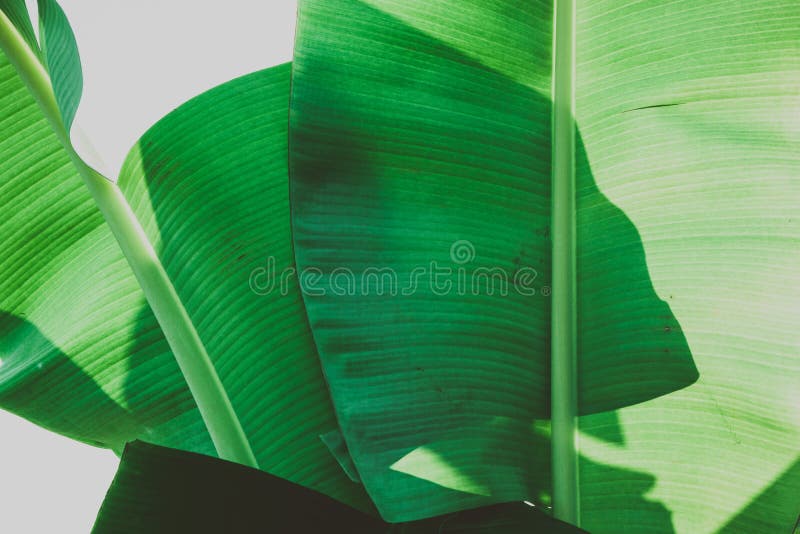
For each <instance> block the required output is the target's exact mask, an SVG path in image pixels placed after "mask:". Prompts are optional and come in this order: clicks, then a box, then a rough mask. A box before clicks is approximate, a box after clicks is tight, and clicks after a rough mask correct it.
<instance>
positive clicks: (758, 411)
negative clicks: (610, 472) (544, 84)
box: [575, 0, 800, 533]
mask: <svg viewBox="0 0 800 534" xmlns="http://www.w3.org/2000/svg"><path fill="white" fill-rule="evenodd" d="M576 28H577V32H576V45H575V46H576V54H577V56H576V89H575V91H576V93H575V117H576V120H577V124H578V126H579V128H580V131H581V135H582V139H583V151H582V152H583V153H582V154H580V153H579V157H578V160H577V172H578V174H577V176H578V178H577V179H578V198H577V203H578V236H579V248H581V247H582V248H583V251H584V252H583V253H582V255H581V256H580V257H579V271H578V282H579V284H578V285H579V291H580V294H579V295H580V301H579V306H580V308H579V310H583V309H585V308H587V307H591V308H593V309H595V310H597V313H598V317H605V321H597V322H593V323H591V324H586V325H585V329H584V330H582V331H581V334H582V336H583V337H582V339H583V346H584V347H585V349H586V350H589V351H591V352H592V353H593V354H598V353H602V352H607V351H608V352H610V351H617V350H618V347H617V346H615V345H613V344H609V343H608V340H607V339H606V337H605V331H606V328H607V325H608V324H609V323H621V322H626V323H628V324H630V325H631V326H630V327H631V328H639V329H642V330H645V329H649V330H651V331H654V330H656V329H660V330H669V336H674V335H676V334H677V335H682V336H685V339H686V340H687V342H688V347H689V348H690V349H691V354H692V357H693V359H694V361H695V363H696V366H697V369H698V370H699V375H700V376H699V380H698V381H697V383H696V384H694V385H693V386H691V387H689V388H686V389H683V390H681V391H677V392H675V393H673V394H671V395H668V396H665V397H662V398H659V399H657V400H655V401H652V402H648V403H644V404H640V405H637V406H632V407H629V408H624V409H622V410H619V411H618V412H617V413H615V414H603V415H598V416H588V417H583V418H581V420H580V429H581V432H582V435H581V438H580V448H581V450H582V452H583V454H584V455H586V456H588V457H589V458H591V459H592V460H594V462H595V463H593V464H591V465H590V464H586V465H582V466H581V480H582V483H581V507H582V515H583V523H582V525H583V526H585V527H586V528H588V529H589V530H591V531H592V532H602V531H603V530H604V529H608V527H607V525H608V524H609V522H610V521H615V522H616V521H617V519H616V518H617V517H618V516H619V515H620V514H623V513H624V514H626V516H627V517H628V518H629V521H630V522H629V523H628V528H629V531H631V532H671V531H672V530H674V531H677V532H715V531H718V530H720V529H722V530H721V531H722V532H758V533H761V532H763V533H770V532H790V531H791V530H792V526H793V524H794V522H795V521H796V518H797V513H798V508H797V504H798V495H800V472H798V471H797V470H796V469H790V468H791V466H793V465H795V463H796V462H797V460H798V456H799V455H800V451H799V450H798V443H800V418H798V405H800V397H798V393H799V392H800V388H798V385H800V352H798V347H800V336H798V330H797V328H796V325H797V318H798V309H799V307H798V305H799V304H800V288H799V287H798V285H797V283H796V281H797V265H798V261H799V260H800V246H798V245H800V221H798V218H797V216H796V215H797V206H798V204H800V180H798V177H800V130H798V125H799V124H800V123H798V120H797V117H798V111H800V99H798V91H797V87H798V81H800V4H798V3H797V2H791V1H779V0H768V1H764V2H757V3H740V2H732V1H725V0H714V1H710V2H703V3H702V5H701V4H691V5H688V4H683V3H664V4H658V5H657V4H656V3H648V2H642V3H626V4H624V5H623V4H620V3H619V2H609V1H599V2H578V10H577V24H576ZM590 177H591V178H590ZM600 195H605V197H606V198H608V199H609V200H611V201H612V202H614V203H615V204H616V205H617V206H618V207H619V209H621V210H623V211H624V212H625V213H626V214H627V216H628V217H629V218H630V221H631V223H632V224H633V226H634V227H635V229H636V232H637V233H638V236H634V234H631V235H630V236H629V239H619V240H614V241H610V240H608V239H605V238H604V235H608V234H609V233H610V232H611V231H612V228H613V227H612V225H611V224H610V222H609V221H608V219H607V218H606V217H605V216H604V212H603V210H602V208H600V207H599V204H598V198H599V196H600ZM634 237H637V239H633V238H634ZM637 250H638V251H641V254H642V255H643V257H644V256H646V260H647V269H648V271H649V277H650V283H649V284H644V283H641V282H639V283H637V282H636V281H626V280H623V279H621V278H615V275H614V274H612V273H611V272H610V271H611V268H610V267H611V265H612V264H611V263H609V262H610V261H612V260H613V261H619V260H620V259H623V258H625V259H627V258H631V257H632V255H633V254H636V251H637ZM612 281H614V282H613V283H612ZM651 291H655V292H656V293H657V294H658V296H659V297H660V298H661V299H662V300H664V301H665V302H668V303H669V306H670V308H671V309H672V312H673V313H674V315H675V318H677V320H678V322H677V323H675V322H672V321H671V320H670V321H662V322H660V323H659V322H651V323H648V322H646V321H644V320H643V313H642V310H643V305H642V303H643V302H646V295H647V294H648V293H650V292H651ZM667 348H670V347H669V346H667V347H665V349H667ZM670 349H671V348H670ZM637 350H638V348H637ZM672 353H674V351H672ZM666 354H667V353H666V352H664V355H665V356H666ZM640 372H641V371H639V370H635V371H633V372H632V373H631V378H635V377H636V376H638V375H639V373H640ZM591 373H593V376H595V377H601V376H602V375H603V372H602V370H601V369H599V368H597V367H594V366H593V368H592V369H591ZM673 375H674V371H670V372H668V373H664V376H663V378H664V379H669V378H670V377H671V376H673ZM640 387H642V388H646V387H649V385H648V384H647V383H646V382H642V383H641V385H640ZM612 421H615V422H614V423H613V424H610V423H612ZM615 427H616V428H615ZM611 433H616V434H619V435H620V437H621V439H617V440H616V442H614V440H612V439H610V438H609V434H611ZM600 464H610V465H614V466H618V467H623V468H627V469H634V470H636V471H641V472H647V473H650V474H651V475H652V476H654V477H655V479H656V483H655V486H654V488H653V490H652V491H651V493H650V498H651V499H653V500H658V501H661V502H662V503H663V504H664V505H665V506H666V507H667V508H668V509H670V510H671V512H672V521H671V523H670V522H668V521H658V520H656V518H655V517H654V516H652V515H650V514H649V513H648V512H647V511H646V510H645V509H643V508H641V507H637V506H636V505H635V504H634V501H632V500H631V499H630V497H631V492H632V490H633V488H631V487H630V486H629V485H628V484H626V483H624V482H622V483H619V484H614V485H610V484H609V483H608V481H607V479H605V477H603V476H602V475H601V474H600V473H598V472H597V466H598V465H600ZM772 486H774V492H773V493H771V495H772V498H770V499H763V500H762V499H759V500H758V501H757V502H759V503H760V504H761V506H759V511H758V513H757V515H755V516H754V515H753V514H752V513H749V514H748V515H750V516H751V517H752V518H753V522H747V521H745V522H739V523H738V524H739V525H741V526H742V528H734V527H733V526H731V527H725V525H726V524H727V523H728V522H729V521H731V520H732V519H733V518H734V517H735V516H737V515H739V514H740V513H742V512H743V511H744V510H745V509H748V507H749V506H750V505H751V502H752V501H754V500H755V499H758V496H759V495H760V494H762V492H764V491H769V490H768V488H770V487H772ZM792 502H793V504H792ZM751 510H752V509H751ZM745 525H747V526H745Z"/></svg>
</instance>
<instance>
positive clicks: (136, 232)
mask: <svg viewBox="0 0 800 534" xmlns="http://www.w3.org/2000/svg"><path fill="white" fill-rule="evenodd" d="M0 48H2V50H3V52H4V53H5V54H6V56H7V57H8V59H9V61H11V63H12V64H13V65H14V67H15V68H16V69H17V72H18V73H19V75H20V77H21V78H22V80H23V81H24V82H25V85H27V87H28V89H29V90H30V92H31V94H32V95H33V96H34V98H35V99H36V101H37V103H38V104H39V107H40V108H41V110H42V112H43V114H44V116H45V118H46V119H47V120H48V122H49V123H50V125H51V127H52V129H53V131H54V132H55V134H56V136H57V137H58V140H59V141H60V143H61V145H62V146H63V148H64V150H66V151H67V153H68V154H69V157H70V160H71V161H72V164H73V165H74V166H75V169H76V170H77V172H78V174H79V175H80V176H81V178H82V179H83V182H84V183H85V184H86V187H88V189H89V191H90V193H91V195H92V197H93V198H94V201H95V203H96V204H97V206H98V208H99V209H100V211H101V212H102V214H103V217H104V218H105V220H106V222H107V223H108V225H109V227H110V228H111V232H112V233H113V234H114V237H115V238H116V239H117V242H118V243H119V245H120V248H121V249H122V252H123V254H124V255H125V258H126V259H127V261H128V263H129V264H130V266H131V269H132V270H133V272H134V274H135V276H136V278H137V280H138V281H139V284H140V286H141V287H142V290H143V291H144V295H145V298H146V299H147V302H148V303H149V304H150V307H151V308H152V310H153V313H154V314H155V316H156V319H157V320H158V323H159V325H160V326H161V329H162V331H163V332H164V336H165V337H166V339H167V343H169V346H170V348H171V349H172V352H173V354H174V355H175V359H176V360H177V361H178V366H179V367H180V369H181V372H182V373H183V376H184V378H185V379H186V383H187V384H188V386H189V390H190V391H191V393H192V395H193V397H194V399H195V402H196V403H197V407H198V408H199V410H200V414H201V416H202V417H203V421H204V422H205V424H206V427H207V429H208V432H209V434H210V436H211V440H212V441H213V443H214V446H215V447H216V450H217V454H219V456H220V458H223V459H225V460H230V461H233V462H237V463H240V464H244V465H247V466H250V467H256V468H257V467H258V464H257V462H256V459H255V455H254V454H253V451H252V449H251V448H250V444H249V442H248V440H247V436H246V435H245V433H244V429H243V428H242V425H241V423H240V421H239V419H238V417H237V416H236V413H235V412H234V410H233V406H232V404H231V401H230V399H229V398H228V394H227V392H226V391H225V388H224V386H223V385H222V381H221V380H220V378H219V375H218V374H217V372H216V369H215V368H214V364H213V363H212V362H211V358H210V357H209V356H208V353H207V352H206V349H205V346H204V345H203V343H202V341H201V340H200V337H199V335H198V334H197V330H196V329H195V328H194V325H193V323H192V321H191V319H190V318H189V315H188V313H187V312H186V309H185V308H184V307H183V304H182V302H181V300H180V297H179V296H178V294H177V292H176V291H175V288H174V287H173V285H172V282H171V280H170V279H169V276H168V275H167V273H166V271H165V269H164V266H163V265H162V264H161V261H160V260H159V258H158V255H157V254H156V252H155V250H154V249H153V246H152V245H151V243H150V241H149V240H148V239H147V235H146V234H145V232H144V229H143V228H142V226H141V224H140V223H139V221H138V219H137V218H136V215H135V214H134V213H133V211H132V210H131V208H130V205H129V204H128V202H127V201H126V200H125V197H124V196H123V195H122V192H121V191H120V189H119V188H118V187H117V185H116V184H114V183H113V182H111V181H109V180H107V179H106V178H105V177H104V176H102V175H100V174H99V173H98V172H97V171H95V170H94V169H92V168H91V167H89V166H88V165H87V164H86V162H84V161H83V159H81V157H80V156H79V155H78V154H77V153H76V152H75V149H74V148H73V146H72V143H71V142H70V139H69V134H68V132H67V131H66V129H65V128H64V124H63V121H62V118H61V113H60V111H59V109H58V105H57V104H56V99H55V95H54V94H53V88H52V85H51V82H50V77H49V75H48V74H47V71H46V70H45V68H44V66H43V65H42V64H41V62H40V61H39V58H38V57H37V56H36V55H35V54H34V52H33V51H32V50H31V49H30V48H29V47H28V44H27V43H26V42H25V40H24V39H23V38H22V36H21V35H20V33H19V32H18V31H17V29H16V28H15V27H14V25H13V24H12V23H11V21H10V20H9V19H8V17H7V16H6V15H5V13H3V12H2V10H0Z"/></svg>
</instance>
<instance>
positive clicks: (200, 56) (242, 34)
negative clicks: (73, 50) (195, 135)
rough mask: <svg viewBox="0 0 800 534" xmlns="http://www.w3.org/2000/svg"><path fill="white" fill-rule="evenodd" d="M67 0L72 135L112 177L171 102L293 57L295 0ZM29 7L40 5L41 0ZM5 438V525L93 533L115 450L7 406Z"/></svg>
mask: <svg viewBox="0 0 800 534" xmlns="http://www.w3.org/2000/svg"><path fill="white" fill-rule="evenodd" d="M60 4H61V6H62V8H63V9H64V11H65V12H66V14H67V17H68V18H69V20H70V22H71V24H72V27H73V31H74V32H75V37H76V40H77V42H78V48H79V50H80V54H81V63H82V66H83V74H84V90H83V98H82V100H81V105H80V107H79V108H78V113H77V116H76V119H75V125H74V126H73V130H72V137H73V141H74V142H75V143H76V146H77V149H78V151H79V152H80V153H81V155H83V156H84V157H85V158H86V159H87V160H88V161H89V163H90V164H92V165H94V166H95V167H96V168H98V170H101V171H103V172H105V173H106V175H107V176H110V177H114V178H115V177H116V175H117V173H118V172H119V168H120V167H121V166H122V162H123V161H124V158H125V155H126V154H127V152H128V150H130V148H131V147H132V146H133V145H134V144H135V142H136V140H137V139H138V138H139V137H141V135H142V134H143V133H144V132H145V131H146V130H147V128H149V127H150V126H152V125H153V123H155V122H156V121H157V120H158V119H160V118H161V117H163V116H164V115H165V114H167V113H168V112H169V111H171V110H172V109H174V108H175V107H177V106H179V105H180V104H181V103H183V102H185V101H186V100H188V99H189V98H191V97H193V96H196V95H198V94H200V93H202V92H204V91H206V90H208V89H210V88H212V87H214V86H216V85H219V84H220V83H224V82H226V81H228V80H230V79H232V78H235V77H237V76H241V75H244V74H248V73H250V72H253V71H256V70H259V69H262V68H266V67H270V66H273V65H277V64H280V63H284V62H286V61H289V60H290V59H291V54H292V44H293V39H294V23H295V13H296V9H297V2H296V1H295V0H270V1H267V2H265V1H263V0H262V1H256V0H246V1H245V0H228V1H226V2H225V3H224V4H220V3H218V2H210V1H205V0H169V1H168V2H165V1H164V0H61V1H60ZM28 5H29V9H32V12H33V13H34V15H35V5H36V1H35V0H33V2H31V1H28ZM221 6H224V7H221ZM34 26H36V19H35V18H34ZM0 437H2V439H0V532H9V533H12V532H13V533H15V534H27V533H31V534H33V533H36V534H39V533H43V532H59V533H65V534H71V533H86V532H89V531H90V529H91V526H92V524H93V523H94V518H95V516H96V514H97V511H98V509H99V507H100V504H101V503H102V500H103V497H104V496H105V492H106V490H107V489H108V486H109V484H110V482H111V480H112V478H113V477H114V473H115V471H116V468H117V458H116V456H115V455H114V454H113V453H111V452H110V451H107V450H103V449H98V448H95V447H91V446H89V445H84V444H82V443H78V442H75V441H72V440H69V439H67V438H64V437H62V436H59V435H56V434H53V433H51V432H48V431H46V430H44V429H41V428H39V427H37V426H35V425H33V424H32V423H29V422H27V421H25V420H24V419H21V418H19V417H16V416H14V415H12V414H9V413H7V412H3V411H0Z"/></svg>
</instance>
